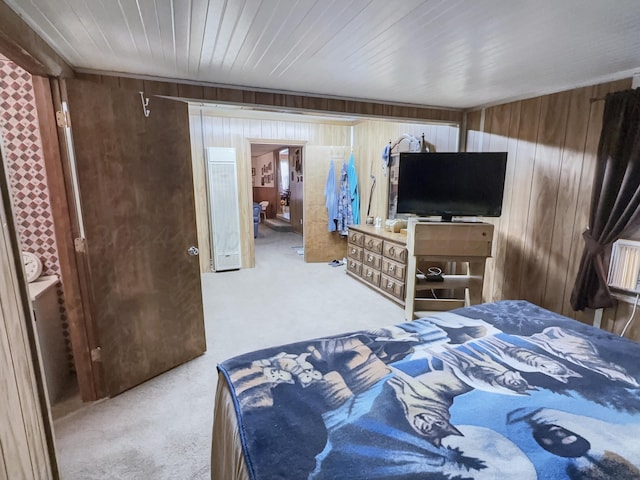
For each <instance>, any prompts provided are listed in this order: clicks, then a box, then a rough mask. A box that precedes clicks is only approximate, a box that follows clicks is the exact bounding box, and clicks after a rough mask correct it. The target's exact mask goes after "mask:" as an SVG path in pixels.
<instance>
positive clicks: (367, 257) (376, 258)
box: [362, 250, 382, 270]
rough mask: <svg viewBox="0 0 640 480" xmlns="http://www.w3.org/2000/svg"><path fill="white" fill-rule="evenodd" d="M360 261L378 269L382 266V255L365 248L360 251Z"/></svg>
mask: <svg viewBox="0 0 640 480" xmlns="http://www.w3.org/2000/svg"><path fill="white" fill-rule="evenodd" d="M362 263H364V264H365V265H367V266H368V267H371V268H374V269H376V270H380V267H381V266H382V256H381V255H377V254H375V253H373V252H370V251H369V250H365V251H364V252H362Z"/></svg>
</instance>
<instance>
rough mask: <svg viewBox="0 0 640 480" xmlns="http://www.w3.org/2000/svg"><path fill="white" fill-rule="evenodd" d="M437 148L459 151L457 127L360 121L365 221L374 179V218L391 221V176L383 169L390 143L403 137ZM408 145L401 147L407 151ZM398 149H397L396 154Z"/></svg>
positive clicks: (357, 144)
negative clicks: (389, 211)
mask: <svg viewBox="0 0 640 480" xmlns="http://www.w3.org/2000/svg"><path fill="white" fill-rule="evenodd" d="M423 133H424V137H425V140H426V141H428V142H429V143H431V144H433V145H435V147H436V151H438V152H457V151H458V133H459V128H458V126H457V125H452V124H426V123H409V122H385V121H379V120H366V121H362V122H358V123H357V124H356V125H355V127H354V154H355V159H356V163H357V165H358V186H359V189H360V211H361V214H362V222H364V220H365V218H366V216H367V206H368V203H369V195H370V192H371V184H372V182H373V179H372V178H371V177H372V176H373V177H375V179H376V186H375V188H374V191H373V196H372V200H371V216H373V217H380V218H382V219H383V222H384V220H386V219H387V211H388V207H387V199H388V195H389V176H388V172H387V169H386V168H385V167H384V166H383V162H382V151H383V149H384V147H385V146H386V145H388V143H389V142H392V143H395V142H396V140H398V138H400V137H401V136H402V135H403V134H407V135H412V136H414V137H416V138H418V139H422V134H423ZM406 145H407V142H406V141H405V142H403V143H402V144H401V145H400V147H401V148H402V151H405V150H406V148H405V147H406ZM396 151H397V150H396V149H394V152H396Z"/></svg>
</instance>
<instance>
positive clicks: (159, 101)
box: [66, 80, 206, 396]
mask: <svg viewBox="0 0 640 480" xmlns="http://www.w3.org/2000/svg"><path fill="white" fill-rule="evenodd" d="M66 94H67V101H68V104H69V113H70V119H71V128H72V135H73V143H74V149H75V163H76V171H77V184H78V191H79V200H80V205H81V209H82V220H83V224H84V225H83V226H84V238H85V241H84V242H80V243H81V245H80V247H79V250H80V251H81V253H80V255H84V262H83V263H84V264H85V265H86V268H87V275H88V280H89V281H88V283H89V292H88V297H89V301H90V304H91V312H92V317H93V322H94V324H93V325H92V327H93V328H95V332H96V336H97V338H98V343H99V347H98V348H95V349H93V350H92V355H91V357H92V358H93V361H94V362H98V364H100V363H101V366H102V378H103V382H104V385H103V388H97V391H98V392H100V393H102V394H103V395H106V396H113V395H116V394H118V393H120V392H123V391H124V390H127V389H129V388H131V387H134V386H136V385H138V384H140V383H142V382H144V381H145V380H148V379H150V378H152V377H154V376H156V375H158V374H160V373H163V372H165V371H167V370H169V369H171V368H173V367H175V366H177V365H180V364H181V363H184V362H186V361H188V360H191V359H193V358H194V357H196V356H198V355H201V354H202V353H203V352H204V351H205V349H206V345H205V332H204V316H203V309H202V293H201V283H200V270H199V266H198V258H197V256H196V255H197V236H196V222H195V207H194V197H193V196H194V193H193V177H192V171H191V147H190V139H189V119H188V106H187V105H186V104H185V103H182V102H178V101H173V100H168V99H164V98H160V97H153V98H151V99H150V102H149V104H148V106H147V108H148V109H149V110H150V115H149V116H145V113H144V111H143V105H142V101H141V96H140V93H139V92H137V91H132V90H124V89H117V88H109V87H106V86H103V85H99V84H95V83H90V82H84V81H79V80H67V81H66ZM83 250H84V252H82V251H83ZM98 378H99V377H98Z"/></svg>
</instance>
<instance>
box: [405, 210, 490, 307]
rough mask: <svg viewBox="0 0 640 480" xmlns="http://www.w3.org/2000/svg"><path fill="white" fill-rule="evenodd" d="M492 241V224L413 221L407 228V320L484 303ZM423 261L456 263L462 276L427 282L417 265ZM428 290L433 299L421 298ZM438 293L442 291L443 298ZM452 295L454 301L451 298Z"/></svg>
mask: <svg viewBox="0 0 640 480" xmlns="http://www.w3.org/2000/svg"><path fill="white" fill-rule="evenodd" d="M492 242H493V225H492V224H489V223H482V222H474V223H464V222H421V221H419V220H418V219H411V220H410V222H409V224H408V226H407V280H406V298H405V317H406V319H407V320H413V319H415V318H419V317H421V316H424V315H425V314H426V313H428V312H433V311H443V310H451V309H454V308H459V307H463V306H466V305H475V304H478V303H482V287H483V283H484V270H485V264H486V260H487V258H488V257H490V256H491V247H492ZM424 262H434V263H450V262H455V263H456V265H458V264H461V265H462V266H458V270H457V271H461V272H463V273H461V274H446V273H445V275H443V281H441V282H433V281H427V280H426V278H425V275H424V274H423V273H422V272H421V271H419V270H418V264H419V263H424ZM461 290H464V297H463V298H457V297H458V296H459V295H460V291H461ZM428 291H433V292H434V295H433V297H434V298H428V297H424V296H421V295H418V294H419V293H423V292H428ZM435 292H438V293H440V292H442V296H440V295H439V294H438V295H435ZM451 292H453V293H454V295H455V296H454V298H451V296H453V295H452V294H451ZM447 294H448V295H449V297H447Z"/></svg>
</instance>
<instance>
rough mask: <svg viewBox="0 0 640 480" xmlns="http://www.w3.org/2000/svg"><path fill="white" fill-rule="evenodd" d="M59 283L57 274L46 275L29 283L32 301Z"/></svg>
mask: <svg viewBox="0 0 640 480" xmlns="http://www.w3.org/2000/svg"><path fill="white" fill-rule="evenodd" d="M57 284H58V276H57V275H45V276H43V277H40V278H38V279H37V280H35V281H33V282H31V283H29V297H31V301H32V302H34V301H35V300H36V299H37V298H38V297H39V296H41V295H42V294H43V293H44V292H46V291H47V290H48V289H50V288H53V287H54V286H55V285H57Z"/></svg>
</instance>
